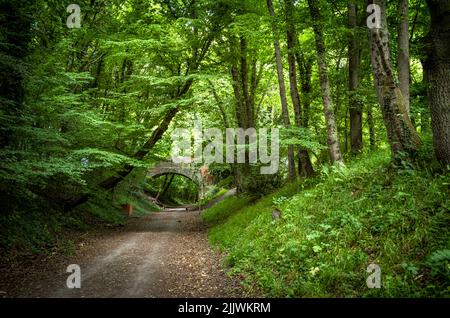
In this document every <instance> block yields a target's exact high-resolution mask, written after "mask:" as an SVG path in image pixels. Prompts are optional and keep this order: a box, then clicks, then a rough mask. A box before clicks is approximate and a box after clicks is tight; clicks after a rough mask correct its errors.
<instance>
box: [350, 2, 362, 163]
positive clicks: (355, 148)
mask: <svg viewBox="0 0 450 318" xmlns="http://www.w3.org/2000/svg"><path fill="white" fill-rule="evenodd" d="M357 26H358V23H357V7H356V3H355V1H349V2H348V27H349V29H350V35H349V43H348V71H349V74H348V79H349V81H348V89H349V113H350V144H351V151H352V153H353V154H357V153H359V152H360V151H361V150H362V147H363V138H362V103H361V100H360V98H358V94H357V89H358V85H359V74H358V72H359V65H360V54H361V49H360V43H359V37H358V34H357V32H358V29H357Z"/></svg>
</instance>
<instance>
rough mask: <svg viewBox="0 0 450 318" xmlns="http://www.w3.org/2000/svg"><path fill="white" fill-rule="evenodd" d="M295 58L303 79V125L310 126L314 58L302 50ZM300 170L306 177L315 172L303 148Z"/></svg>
mask: <svg viewBox="0 0 450 318" xmlns="http://www.w3.org/2000/svg"><path fill="white" fill-rule="evenodd" d="M295 59H296V60H297V65H298V68H299V73H300V81H301V91H302V95H303V98H302V101H303V107H302V126H303V127H305V128H308V126H309V109H310V106H311V90H312V84H311V79H312V66H313V60H314V59H313V58H312V57H308V58H305V55H304V53H303V52H301V51H300V50H299V51H297V52H296V53H295ZM299 165H300V166H301V167H299V171H300V173H303V172H305V175H304V177H309V176H313V175H314V174H315V171H314V167H313V165H312V162H311V157H310V156H309V153H308V156H305V151H304V150H302V151H301V152H300V159H299Z"/></svg>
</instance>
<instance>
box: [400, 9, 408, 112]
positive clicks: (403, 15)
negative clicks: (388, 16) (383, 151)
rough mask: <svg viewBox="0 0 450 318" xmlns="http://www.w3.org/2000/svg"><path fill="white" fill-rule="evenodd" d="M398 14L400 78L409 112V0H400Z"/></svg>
mask: <svg viewBox="0 0 450 318" xmlns="http://www.w3.org/2000/svg"><path fill="white" fill-rule="evenodd" d="M398 15H399V17H400V24H399V25H398V54H397V67H398V80H399V82H400V91H401V92H402V95H403V99H404V101H405V108H406V112H407V113H408V114H409V98H410V97H409V79H410V67H409V20H408V0H398Z"/></svg>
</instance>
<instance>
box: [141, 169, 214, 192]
mask: <svg viewBox="0 0 450 318" xmlns="http://www.w3.org/2000/svg"><path fill="white" fill-rule="evenodd" d="M166 174H177V175H181V176H184V177H186V178H188V179H190V180H192V181H193V182H195V183H196V184H197V185H198V187H199V193H200V197H201V198H202V197H203V195H204V193H205V189H206V188H207V187H208V186H210V185H212V184H213V177H212V176H211V175H210V174H209V172H208V167H207V166H199V165H195V164H187V163H174V162H172V161H160V162H158V163H157V164H156V165H155V166H153V167H152V168H150V169H149V170H148V172H147V176H148V177H150V178H156V177H159V176H162V175H166Z"/></svg>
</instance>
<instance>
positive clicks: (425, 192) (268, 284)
mask: <svg viewBox="0 0 450 318" xmlns="http://www.w3.org/2000/svg"><path fill="white" fill-rule="evenodd" d="M449 184H450V178H449V174H448V173H447V174H445V175H438V174H433V173H432V172H429V171H416V170H413V169H411V168H408V167H404V168H402V169H396V170H395V169H393V168H392V167H391V165H390V159H389V156H388V155H387V154H386V153H384V152H379V153H376V154H373V153H372V154H370V158H369V157H366V158H358V159H357V160H356V161H355V162H353V163H349V164H348V166H347V168H343V169H334V168H330V167H325V168H324V169H323V171H322V172H321V175H320V176H319V177H317V178H315V179H313V180H309V181H308V184H302V183H295V184H289V185H287V186H286V187H284V188H283V189H282V190H280V191H278V192H276V193H274V194H272V195H270V196H266V197H263V198H262V199H260V200H259V201H257V202H256V203H254V204H251V203H250V200H249V199H248V198H227V199H226V200H224V201H222V202H220V203H218V204H217V205H215V206H213V207H212V208H211V209H208V210H207V211H206V212H205V213H204V214H203V218H204V220H205V221H207V222H209V223H210V224H211V229H210V231H209V239H210V242H211V243H212V244H213V245H214V246H216V247H217V248H220V249H222V250H224V251H226V252H227V253H228V257H227V263H228V265H229V266H230V271H231V273H232V274H239V275H240V276H241V277H244V283H245V284H246V285H247V286H249V288H255V289H257V290H258V291H262V293H263V294H265V295H266V296H272V297H395V296H397V297H435V296H439V297H449V296H450V235H449V233H450V231H449V228H450V217H449V215H450V214H449V208H450V202H449V197H450V196H449V187H448V186H449ZM274 207H278V208H279V209H280V210H281V211H282V218H281V219H280V220H278V221H274V220H272V211H273V209H274ZM371 263H375V264H378V265H379V266H380V268H381V284H382V288H381V289H369V288H368V287H367V285H366V279H367V277H368V276H369V275H370V273H367V271H366V270H367V266H368V265H369V264H371Z"/></svg>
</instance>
